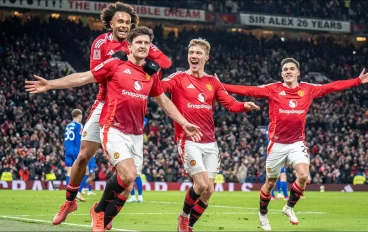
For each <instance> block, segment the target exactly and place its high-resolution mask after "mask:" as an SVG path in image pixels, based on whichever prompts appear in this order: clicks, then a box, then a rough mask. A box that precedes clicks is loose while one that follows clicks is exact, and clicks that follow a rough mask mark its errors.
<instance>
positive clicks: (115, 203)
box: [104, 195, 127, 227]
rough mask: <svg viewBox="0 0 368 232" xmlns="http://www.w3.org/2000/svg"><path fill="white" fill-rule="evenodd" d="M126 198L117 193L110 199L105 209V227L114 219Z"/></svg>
mask: <svg viewBox="0 0 368 232" xmlns="http://www.w3.org/2000/svg"><path fill="white" fill-rule="evenodd" d="M126 200H127V198H126V197H123V196H122V195H118V196H116V197H115V198H114V200H112V201H111V202H110V203H109V204H108V205H107V207H106V209H105V216H104V224H105V227H106V226H107V225H108V224H109V223H110V222H111V221H112V219H114V217H115V216H116V215H118V213H119V212H120V210H121V209H122V208H123V206H124V204H125V202H126Z"/></svg>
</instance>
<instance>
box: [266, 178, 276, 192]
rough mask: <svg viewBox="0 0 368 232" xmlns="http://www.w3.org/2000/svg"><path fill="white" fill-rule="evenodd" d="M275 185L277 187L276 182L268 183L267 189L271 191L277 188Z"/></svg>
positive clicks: (269, 181) (270, 181)
mask: <svg viewBox="0 0 368 232" xmlns="http://www.w3.org/2000/svg"><path fill="white" fill-rule="evenodd" d="M275 185H276V181H274V180H268V181H266V187H267V189H268V190H270V191H271V190H272V189H273V188H274V187H275Z"/></svg>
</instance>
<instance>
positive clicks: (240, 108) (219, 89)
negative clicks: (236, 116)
mask: <svg viewBox="0 0 368 232" xmlns="http://www.w3.org/2000/svg"><path fill="white" fill-rule="evenodd" d="M215 85H216V87H215V88H216V99H217V101H218V102H219V103H220V104H221V105H223V106H225V108H226V109H228V110H229V111H230V112H233V113H236V112H246V111H248V110H247V109H246V108H245V107H244V103H243V102H238V101H237V100H236V99H235V98H233V97H232V96H230V95H229V94H228V93H227V91H226V90H225V88H224V86H223V85H222V84H221V82H220V81H218V80H216V81H215Z"/></svg>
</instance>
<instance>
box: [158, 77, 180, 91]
mask: <svg viewBox="0 0 368 232" xmlns="http://www.w3.org/2000/svg"><path fill="white" fill-rule="evenodd" d="M178 76H179V75H178V73H173V74H171V75H170V76H168V77H166V78H164V79H162V80H161V85H162V88H163V90H164V92H170V93H171V92H172V91H174V89H175V88H176V87H177V86H178V84H179V81H180V80H179V77H178Z"/></svg>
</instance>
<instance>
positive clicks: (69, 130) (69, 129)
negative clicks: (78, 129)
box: [65, 126, 75, 141]
mask: <svg viewBox="0 0 368 232" xmlns="http://www.w3.org/2000/svg"><path fill="white" fill-rule="evenodd" d="M73 130H74V126H72V127H67V128H66V131H65V141H67V140H70V141H73V140H74V139H75V133H74V131H73Z"/></svg>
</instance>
